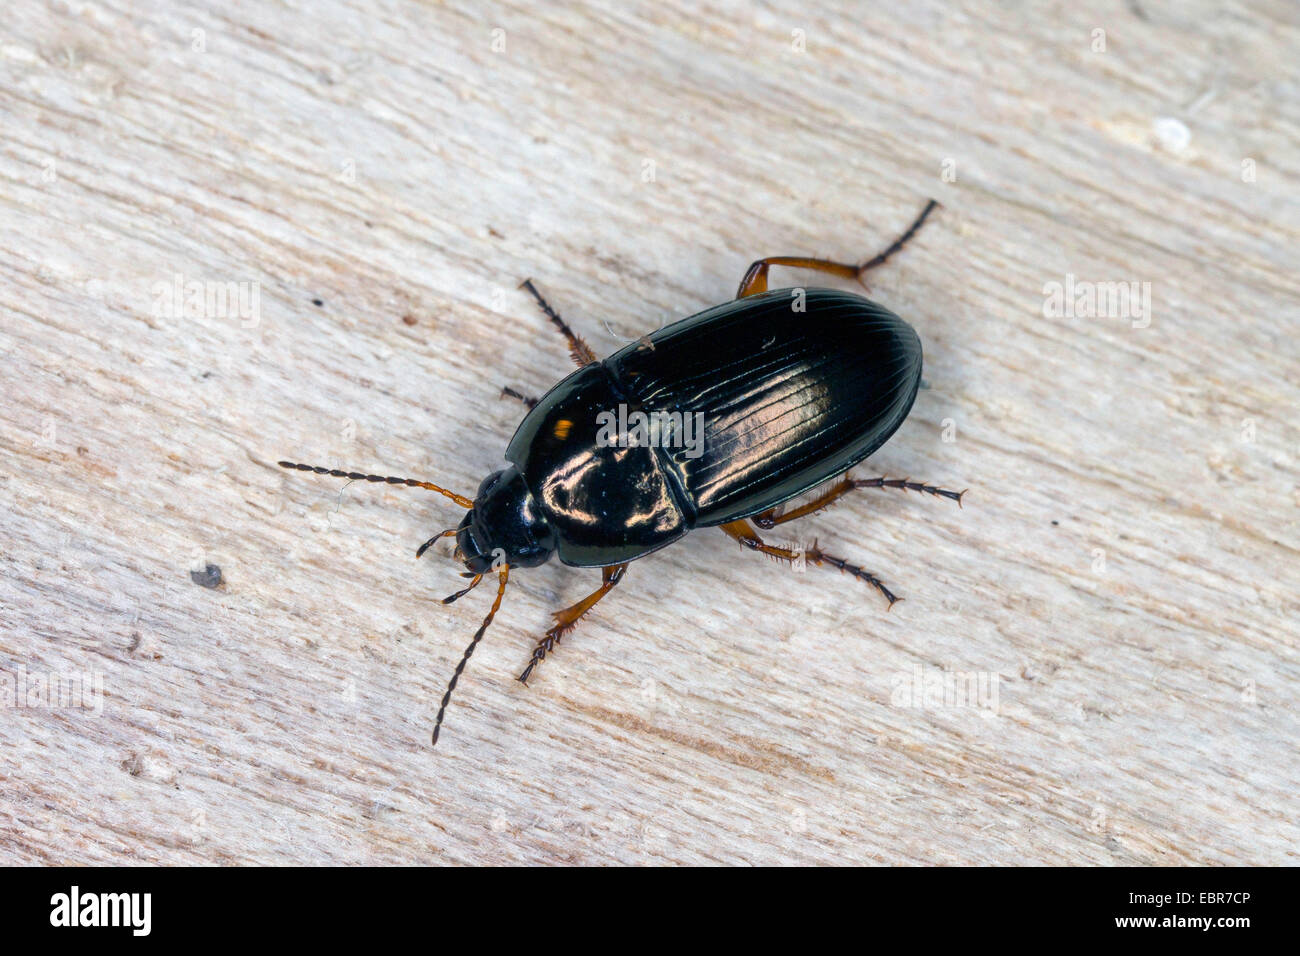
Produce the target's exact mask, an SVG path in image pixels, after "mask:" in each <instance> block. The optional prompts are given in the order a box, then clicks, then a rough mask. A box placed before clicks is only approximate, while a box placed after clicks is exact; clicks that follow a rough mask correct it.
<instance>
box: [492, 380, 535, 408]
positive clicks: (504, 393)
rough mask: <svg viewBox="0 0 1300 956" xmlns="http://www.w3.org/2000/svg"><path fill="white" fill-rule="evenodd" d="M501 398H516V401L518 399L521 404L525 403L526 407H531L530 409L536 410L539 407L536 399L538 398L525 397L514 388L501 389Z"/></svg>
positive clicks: (505, 387) (504, 387)
mask: <svg viewBox="0 0 1300 956" xmlns="http://www.w3.org/2000/svg"><path fill="white" fill-rule="evenodd" d="M501 397H502V398H514V399H518V400H519V401H521V402H523V403H524V404H525V405H527V406H528V407H529V409H533V408H536V407H537V402H538V399H536V398H529V397H528V396H527V395H525V394H524V393H523V392H516V391H515V390H514V389H513V388H511V387H510V386H509V385H505V386H502V388H501Z"/></svg>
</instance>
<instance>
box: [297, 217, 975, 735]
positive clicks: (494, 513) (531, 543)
mask: <svg viewBox="0 0 1300 956" xmlns="http://www.w3.org/2000/svg"><path fill="white" fill-rule="evenodd" d="M936 205H937V203H935V202H934V201H933V200H931V201H930V202H929V203H927V204H926V206H925V208H924V209H923V210H922V211H921V214H920V215H919V216H918V217H917V219H916V221H915V222H913V223H912V225H911V227H910V228H908V230H907V231H906V232H905V233H904V234H903V235H902V236H901V237H900V238H899V239H898V240H896V241H895V242H894V243H893V244H892V245H890V246H889V247H888V248H887V249H886V250H885V251H884V252H882V253H880V254H879V255H877V256H875V257H874V258H872V259H869V260H868V261H866V262H864V263H862V264H861V265H852V264H846V263H838V262H829V261H827V260H824V259H808V258H800V257H788V256H778V257H772V258H767V259H759V260H758V261H757V262H755V263H754V264H753V265H751V266H750V267H749V271H748V272H746V274H745V277H744V279H743V280H742V281H741V283H740V290H739V292H738V294H737V297H736V299H735V300H733V301H731V302H728V303H726V304H724V305H719V306H716V307H714V308H712V309H708V310H706V311H704V312H701V313H699V314H698V315H693V316H691V317H690V318H686V319H682V320H681V321H679V322H675V323H673V324H672V325H669V326H666V327H664V328H661V329H659V330H658V331H656V332H654V333H652V334H650V335H648V336H645V337H643V338H642V339H640V340H638V341H637V342H634V343H632V344H631V345H628V346H627V347H625V348H623V349H620V350H619V351H617V352H615V353H614V354H613V355H611V356H609V357H608V358H606V359H604V360H603V361H597V359H596V356H595V355H594V354H593V353H592V351H591V349H590V348H589V347H588V346H587V343H586V342H584V341H583V340H582V339H581V338H580V337H579V336H578V335H577V334H575V333H574V331H573V330H572V329H571V328H570V327H569V325H568V323H566V322H565V321H564V319H562V318H561V317H560V316H559V315H558V314H557V313H556V312H555V310H554V309H552V308H551V307H550V306H549V305H548V304H547V303H546V300H545V299H543V298H542V296H541V294H540V293H538V291H537V289H536V288H535V287H534V286H533V284H532V281H531V280H525V281H524V283H523V285H522V287H523V288H526V289H527V290H528V291H529V292H530V293H531V294H532V295H533V297H534V298H535V299H536V300H537V302H538V305H540V306H541V308H542V310H543V311H544V312H545V313H546V315H547V317H548V318H549V319H550V320H551V322H553V323H554V324H555V326H556V327H557V328H558V329H559V330H560V332H561V333H562V334H563V335H564V337H565V339H566V340H567V341H568V344H569V351H570V354H571V355H572V356H573V359H574V361H575V362H576V363H577V364H578V366H579V368H578V370H577V371H576V372H574V373H573V374H571V375H570V376H569V377H568V378H566V379H564V380H563V381H562V382H560V383H559V384H558V385H556V386H555V387H554V388H552V389H551V390H550V391H549V392H547V393H546V395H544V396H543V397H542V398H541V399H530V398H526V397H525V396H523V395H521V394H520V393H518V392H516V391H514V390H513V389H510V388H506V389H503V390H502V393H503V395H510V396H513V397H514V398H517V399H519V400H521V401H523V402H524V403H525V404H527V405H528V406H529V409H530V410H529V412H528V414H527V415H525V416H524V420H523V421H522V422H521V423H520V425H519V428H518V429H517V430H516V431H515V435H514V438H512V439H511V441H510V444H509V446H508V447H507V448H506V454H505V457H506V460H507V462H509V465H508V467H506V468H504V469H502V470H501V471H497V472H494V473H493V474H491V475H489V476H488V477H487V478H485V479H484V480H483V483H482V484H481V485H479V488H478V493H477V494H476V495H475V497H474V500H473V501H470V500H469V499H468V498H465V497H464V496H462V495H458V494H456V493H455V492H452V491H448V490H447V489H445V488H441V487H439V486H437V485H435V484H433V483H432V482H427V481H416V480H414V479H410V478H389V477H383V476H381V475H366V474H360V473H358V472H346V471H342V470H340V469H336V468H323V467H318V466H315V465H301V464H296V463H294V462H288V461H282V462H279V464H280V465H281V466H282V467H284V468H292V469H297V470H299V471H312V472H316V473H317V474H323V475H334V476H336V477H339V478H349V479H354V480H362V481H377V482H387V483H389V484H402V485H410V486H415V487H420V488H428V489H430V490H432V491H437V492H439V493H440V494H443V495H445V496H446V497H448V498H450V499H452V500H453V501H455V502H456V503H457V504H459V505H460V506H461V507H463V508H468V509H469V511H468V513H467V514H466V515H465V518H464V520H462V521H461V523H460V526H459V527H457V528H453V529H449V530H447V531H444V532H442V533H441V534H438V535H435V536H434V537H432V538H430V539H429V540H428V541H426V542H425V543H424V544H423V545H421V546H420V548H419V550H418V551H417V552H416V556H417V557H419V556H420V555H422V554H424V552H425V551H426V550H427V549H428V548H429V546H430V545H431V544H433V543H434V542H435V541H437V540H438V539H439V538H443V537H447V536H449V535H453V534H454V535H455V536H456V556H457V558H459V559H460V560H461V561H463V562H464V564H465V566H466V568H468V571H467V572H466V573H465V577H467V578H472V580H471V581H470V584H469V586H468V587H466V588H465V589H464V590H461V591H458V592H456V593H455V594H453V595H451V596H449V597H447V598H445V599H444V600H443V603H444V604H450V603H451V602H452V601H454V600H456V599H457V598H459V597H461V596H462V595H464V594H466V593H467V592H468V591H470V590H472V589H473V588H474V586H475V585H477V584H478V583H479V581H481V580H482V578H483V576H484V575H485V574H486V573H487V572H488V571H496V572H497V575H498V578H499V584H498V587H497V595H496V600H495V601H494V602H493V603H492V608H491V610H490V611H489V612H488V615H487V617H486V618H485V619H484V621H483V624H482V626H480V627H479V629H478V631H477V632H476V633H475V634H474V637H473V639H472V640H471V641H470V644H469V647H467V648H466V649H465V653H464V655H463V656H462V658H461V661H460V664H459V665H458V666H457V667H456V671H455V673H454V674H453V675H452V678H451V681H450V683H449V684H448V687H447V692H446V693H445V694H444V695H443V698H442V704H441V706H440V707H439V709H438V716H437V719H436V720H435V722H434V728H433V742H434V743H435V744H436V743H437V742H438V733H439V730H440V728H441V727H442V720H443V716H444V715H445V714H446V710H447V703H448V701H450V700H451V694H452V691H453V690H455V688H456V682H457V680H459V679H460V675H461V672H462V671H463V670H464V669H465V665H466V663H467V662H468V661H469V658H470V655H472V654H473V653H474V648H475V647H476V646H477V644H478V642H479V641H480V640H481V639H482V637H483V635H484V633H485V632H486V631H487V628H488V625H490V624H491V623H492V618H493V617H494V616H495V615H496V612H497V610H498V609H499V608H500V606H501V599H502V597H503V596H504V595H505V589H506V582H507V581H508V580H509V577H510V569H511V568H512V567H521V568H530V567H536V566H537V565H539V564H543V563H545V562H546V561H548V560H550V557H551V555H556V556H557V557H559V559H560V561H562V562H563V563H564V564H567V565H571V566H574V567H582V568H586V567H599V568H602V569H603V576H602V581H601V585H600V587H599V588H597V589H596V590H595V591H593V592H592V593H591V594H589V595H588V596H587V597H585V598H583V600H581V601H579V602H578V603H577V604H574V605H573V606H572V607H568V608H565V609H564V610H562V611H559V612H557V613H556V614H555V625H554V626H552V627H551V628H550V629H549V630H548V631H547V632H546V634H545V636H543V637H542V638H541V640H539V641H538V643H537V647H536V648H535V649H534V650H533V655H532V659H531V660H530V661H529V662H528V666H527V667H526V668H525V669H524V671H523V673H522V674H520V675H519V680H521V681H524V682H527V680H528V676H529V675H530V674H531V673H532V671H533V668H534V667H536V666H537V664H538V663H539V662H541V661H542V660H543V659H544V658H545V657H546V655H547V653H548V652H550V651H551V649H552V648H554V646H555V644H556V642H557V641H559V640H560V638H561V637H562V636H564V634H566V633H568V632H569V631H570V630H572V629H573V627H574V626H575V625H576V624H577V622H578V621H579V620H580V619H581V618H582V616H583V615H584V614H586V613H587V612H588V611H589V610H591V608H592V607H593V606H594V605H595V604H596V602H597V601H599V600H600V599H601V598H602V597H604V596H605V595H606V594H607V593H608V592H609V591H610V589H611V588H613V587H614V585H616V584H618V582H619V581H620V580H621V579H622V577H623V573H624V571H626V569H627V565H628V562H630V561H634V560H635V559H637V558H640V557H644V556H645V555H647V554H649V553H650V552H652V551H655V550H657V549H659V548H662V547H663V546H664V545H666V544H670V543H671V542H673V541H676V540H677V539H678V538H680V537H682V536H683V535H684V534H686V533H687V532H688V531H690V530H692V529H694V528H710V527H718V528H721V529H722V530H723V531H725V532H726V533H727V534H728V535H730V536H731V537H732V538H734V539H736V540H737V541H739V542H740V543H741V544H742V545H744V546H745V547H747V548H750V549H752V550H755V551H761V552H763V553H764V554H768V555H770V556H772V557H774V558H778V559H781V560H784V561H789V562H792V563H793V562H796V561H806V562H811V563H813V564H817V565H826V566H829V567H833V568H837V569H838V570H840V571H845V572H848V573H850V574H852V575H853V576H855V577H857V578H859V579H861V580H862V581H865V582H866V583H868V584H870V585H872V586H873V587H874V588H876V589H877V590H878V591H879V592H880V593H881V594H882V595H884V597H885V598H886V600H888V601H889V604H890V606H891V607H892V606H893V604H894V602H895V601H897V600H899V598H897V597H895V596H894V594H893V593H891V592H890V590H889V589H888V588H887V587H885V585H884V584H883V583H882V582H881V581H880V579H879V578H877V577H876V576H875V575H873V574H871V573H869V572H867V571H865V570H863V569H862V568H860V567H857V566H855V565H852V564H849V563H848V562H847V561H844V560H843V559H841V558H837V557H834V556H832V555H829V554H827V553H826V552H824V551H822V550H821V549H820V548H819V547H817V545H816V543H814V544H813V545H812V546H811V547H808V548H786V547H779V546H775V545H771V544H767V543H766V542H764V541H763V540H762V538H760V537H759V535H758V533H757V532H756V531H755V529H754V527H753V525H751V524H750V520H751V519H752V520H753V522H754V524H756V525H758V527H759V528H763V529H768V528H774V527H776V526H777V525H780V524H784V523H785V522H787V521H791V520H793V519H795V518H800V517H803V516H804V515H807V514H810V513H812V512H814V511H817V510H819V509H821V508H823V507H825V506H826V505H827V504H829V503H830V502H832V501H834V500H835V499H836V498H838V497H840V496H841V495H843V494H845V493H846V492H848V491H852V490H853V489H855V488H899V489H903V490H912V491H920V492H924V493H927V494H931V495H936V496H941V497H945V498H950V499H952V500H954V501H956V502H957V503H958V504H960V503H961V497H962V495H963V494H965V492H953V491H946V490H944V489H942V488H936V487H934V486H932V485H926V484H922V483H918V482H913V481H909V480H906V479H901V480H900V479H889V478H868V479H853V478H849V477H847V475H845V473H846V472H847V471H848V469H850V468H851V467H853V466H854V465H856V464H858V463H859V462H861V461H862V460H864V459H865V458H866V457H867V456H868V455H870V454H871V453H872V452H874V451H875V450H876V449H877V448H879V447H880V446H881V445H883V444H884V443H885V441H886V440H888V438H889V437H890V436H891V435H892V434H893V433H894V432H895V431H896V430H897V429H898V426H899V425H901V424H902V423H903V419H904V418H906V417H907V413H908V412H909V411H910V410H911V408H912V402H913V401H914V400H915V398H916V392H917V389H918V388H919V387H920V383H921V341H920V339H919V338H918V337H917V334H916V332H915V331H914V330H913V329H912V327H911V326H910V325H908V324H907V323H906V322H904V321H903V320H902V319H900V318H899V317H898V316H896V315H895V314H894V313H892V312H890V311H889V310H888V309H886V308H884V307H883V306H880V305H877V304H876V303H874V302H872V301H870V300H869V299H865V298H863V297H862V296H860V295H856V294H853V293H849V292H839V291H835V290H833V289H815V288H812V289H777V290H774V291H770V292H769V291H768V289H767V273H768V268H769V267H770V266H790V267H794V268H801V269H814V270H817V271H820V272H828V273H831V274H832V275H837V276H841V277H844V278H850V279H858V280H859V281H861V280H862V276H863V274H864V273H865V272H867V271H868V270H869V269H872V268H874V267H876V266H878V265H880V264H881V263H883V262H884V261H885V260H887V259H888V258H889V257H890V256H892V255H893V254H894V253H895V252H897V251H898V250H899V249H901V248H902V247H903V245H904V244H905V243H906V242H907V241H908V240H909V239H910V238H912V236H913V235H914V234H915V233H916V231H917V230H918V229H920V228H921V224H922V223H924V222H925V219H926V217H927V216H929V214H930V212H931V211H932V210H933V209H934V208H935V206H936ZM864 286H865V284H864ZM629 423H632V427H631V428H630V429H629V427H628V425H629ZM837 476H843V477H839V480H838V481H837V482H836V483H835V484H834V485H832V486H830V487H829V488H828V489H827V490H825V491H824V492H823V493H822V494H820V495H819V496H817V497H816V498H814V499H813V500H812V501H809V502H808V503H806V504H804V505H801V506H799V507H796V508H794V509H792V510H790V511H787V512H784V513H780V514H778V513H777V507H778V506H779V505H781V504H783V503H785V502H787V501H789V500H790V499H792V498H795V497H797V496H799V495H801V494H804V493H805V492H807V491H809V490H811V489H813V488H815V487H816V486H818V485H821V484H823V483H825V482H827V481H829V480H831V479H834V478H836V477H837Z"/></svg>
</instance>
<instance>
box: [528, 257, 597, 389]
mask: <svg viewBox="0 0 1300 956" xmlns="http://www.w3.org/2000/svg"><path fill="white" fill-rule="evenodd" d="M519 288H521V289H527V290H528V291H529V292H530V293H531V294H532V297H533V298H534V299H536V300H537V304H538V305H539V306H541V309H542V311H543V312H544V313H546V317H547V318H548V319H550V320H551V323H552V324H553V325H554V326H555V327H556V328H557V329H559V330H560V334H561V335H563V336H564V338H565V341H567V342H568V343H569V355H570V356H571V357H572V358H573V361H574V362H575V363H576V364H577V366H578V368H583V367H585V366H587V365H590V364H591V363H592V362H594V361H596V353H594V352H593V351H592V350H591V346H590V345H588V344H587V343H586V342H584V341H583V340H582V336H580V335H579V334H578V333H577V332H575V331H573V329H571V328H569V323H568V322H565V321H564V319H562V318H560V313H558V312H556V311H555V310H554V309H552V308H551V306H550V303H548V302H547V301H546V300H545V299H543V298H542V294H541V293H540V292H538V291H537V287H536V286H534V285H533V280H532V279H525V280H524V281H523V282H521V283H519Z"/></svg>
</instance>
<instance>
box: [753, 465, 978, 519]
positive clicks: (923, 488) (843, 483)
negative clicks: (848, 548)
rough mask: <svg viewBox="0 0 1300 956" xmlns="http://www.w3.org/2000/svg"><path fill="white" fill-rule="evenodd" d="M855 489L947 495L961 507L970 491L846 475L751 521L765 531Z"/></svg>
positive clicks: (918, 482)
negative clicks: (812, 494) (797, 501)
mask: <svg viewBox="0 0 1300 956" xmlns="http://www.w3.org/2000/svg"><path fill="white" fill-rule="evenodd" d="M858 488H897V489H899V490H901V491H918V492H920V493H921V494H925V495H932V496H934V497H936V498H948V499H949V500H951V501H955V502H957V507H959V508H960V507H961V499H962V496H963V495H965V494H966V491H967V490H969V489H963V490H962V491H949V490H948V489H947V488H938V487H936V486H934V485H927V484H925V482H921V481H912V479H910V478H887V477H884V476H883V475H882V476H881V477H879V478H850V477H849V476H848V475H845V476H843V477H842V478H841V479H840V480H839V481H837V482H836V483H835V484H833V485H831V487H830V488H828V489H827V490H826V491H824V492H823V493H822V494H820V495H818V496H817V497H816V498H814V499H813V500H812V501H809V502H806V503H805V504H802V505H799V506H797V507H795V508H791V509H790V510H789V511H786V512H784V513H782V514H777V511H776V509H775V508H769V509H768V510H767V511H764V512H762V513H760V514H757V515H754V524H756V525H758V526H759V527H760V528H762V529H763V530H764V531H768V530H770V529H772V528H775V527H776V526H777V525H782V524H785V523H786V522H787V521H794V520H795V519H796V518H802V517H804V516H806V515H810V514H813V513H814V512H817V511H821V510H822V509H823V508H825V507H826V506H827V505H829V504H830V503H831V502H833V501H835V500H836V499H838V498H840V497H842V496H843V495H846V494H848V493H849V492H850V491H854V490H856V489H858Z"/></svg>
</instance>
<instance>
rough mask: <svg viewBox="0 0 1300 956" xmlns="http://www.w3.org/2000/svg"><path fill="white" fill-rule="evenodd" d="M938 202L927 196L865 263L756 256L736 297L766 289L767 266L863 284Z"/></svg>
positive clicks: (914, 232)
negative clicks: (916, 212)
mask: <svg viewBox="0 0 1300 956" xmlns="http://www.w3.org/2000/svg"><path fill="white" fill-rule="evenodd" d="M938 205H939V204H938V203H937V202H935V201H934V200H933V199H931V200H930V201H929V202H927V203H926V204H925V208H924V209H922V210H921V214H920V215H919V216H917V217H916V219H915V220H914V221H913V223H912V224H911V225H910V226H908V227H907V231H906V232H904V233H903V234H902V235H901V236H899V237H898V238H897V239H895V240H894V241H893V243H891V244H890V245H889V247H888V248H886V249H885V251H884V252H881V253H879V254H878V255H875V256H872V257H871V258H870V259H868V260H867V261H866V262H863V263H861V264H857V263H852V262H831V261H830V260H829V259H810V258H807V257H804V256H769V257H768V258H766V259H759V260H757V261H755V262H753V263H751V264H750V266H749V270H748V271H747V272H746V273H745V277H744V278H743V279H741V280H740V289H739V290H738V291H737V292H736V298H737V299H743V298H745V297H746V296H750V295H758V294H759V293H760V292H766V291H767V270H768V269H769V268H770V267H771V266H789V267H790V268H792V269H812V270H814V271H816V272H826V273H829V274H830V275H834V276H839V277H840V278H842V279H857V280H858V281H859V282H862V284H863V285H864V286H865V285H866V283H865V282H863V281H862V276H863V275H864V274H865V273H866V272H867V271H868V270H871V269H874V268H876V266H879V265H883V264H884V263H885V262H886V260H888V259H889V257H890V256H892V255H893V254H894V253H896V252H898V250H900V249H902V248H903V246H905V245H907V243H908V242H909V241H911V239H912V237H913V236H915V235H916V234H917V232H919V231H920V229H921V226H923V225H924V224H925V220H926V218H927V217H928V216H929V215H930V213H931V212H933V211H934V210H935V208H936V207H937V206H938Z"/></svg>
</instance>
